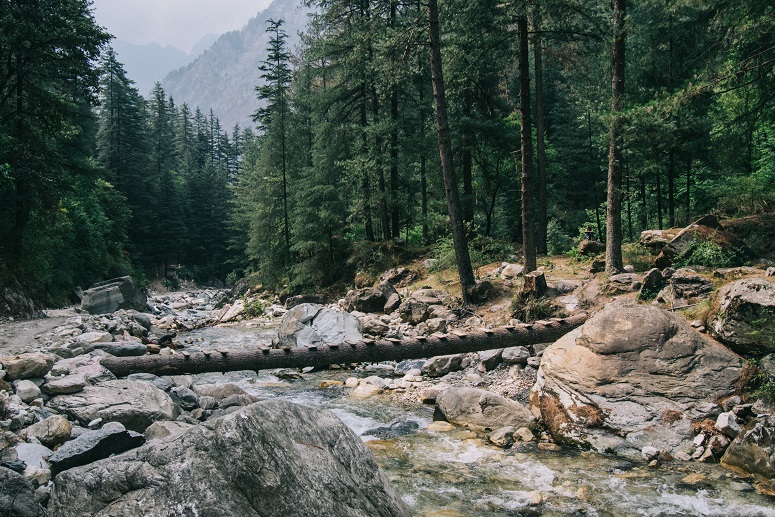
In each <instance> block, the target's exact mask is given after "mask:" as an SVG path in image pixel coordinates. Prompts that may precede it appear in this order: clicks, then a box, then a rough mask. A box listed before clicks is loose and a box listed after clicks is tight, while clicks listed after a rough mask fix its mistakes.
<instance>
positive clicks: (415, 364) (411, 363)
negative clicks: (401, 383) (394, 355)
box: [394, 359, 425, 375]
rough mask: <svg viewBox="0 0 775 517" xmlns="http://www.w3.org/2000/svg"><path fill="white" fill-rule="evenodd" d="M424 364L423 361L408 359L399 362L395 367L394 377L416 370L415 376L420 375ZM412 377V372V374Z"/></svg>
mask: <svg viewBox="0 0 775 517" xmlns="http://www.w3.org/2000/svg"><path fill="white" fill-rule="evenodd" d="M424 364H425V360H424V359H408V360H406V361H401V362H400V363H398V364H397V365H396V368H395V370H394V371H395V374H396V375H406V374H407V373H410V371H411V370H418V371H417V372H416V374H417V375H422V372H421V371H420V370H422V367H423V365H424ZM413 375H414V372H413Z"/></svg>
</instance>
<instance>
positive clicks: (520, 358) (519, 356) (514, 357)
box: [501, 346, 530, 365]
mask: <svg viewBox="0 0 775 517" xmlns="http://www.w3.org/2000/svg"><path fill="white" fill-rule="evenodd" d="M529 358H530V350H528V349H527V348H526V347H524V346H513V347H509V348H504V349H503V353H502V354H501V359H502V360H503V364H521V365H526V364H527V360H528V359H529Z"/></svg>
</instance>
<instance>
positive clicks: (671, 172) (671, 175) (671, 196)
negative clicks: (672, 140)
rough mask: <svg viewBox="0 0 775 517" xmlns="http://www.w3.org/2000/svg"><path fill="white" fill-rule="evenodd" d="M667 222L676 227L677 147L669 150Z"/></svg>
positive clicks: (671, 226)
mask: <svg viewBox="0 0 775 517" xmlns="http://www.w3.org/2000/svg"><path fill="white" fill-rule="evenodd" d="M667 224H668V226H669V227H670V228H674V227H675V148H674V147H672V146H671V147H670V150H669V151H668V152H667Z"/></svg>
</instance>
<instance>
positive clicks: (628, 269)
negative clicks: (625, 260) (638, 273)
mask: <svg viewBox="0 0 775 517" xmlns="http://www.w3.org/2000/svg"><path fill="white" fill-rule="evenodd" d="M624 272H625V273H635V266H633V265H632V264H625V266H624Z"/></svg>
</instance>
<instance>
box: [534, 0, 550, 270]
mask: <svg viewBox="0 0 775 517" xmlns="http://www.w3.org/2000/svg"><path fill="white" fill-rule="evenodd" d="M540 9H541V7H540V5H538V4H536V7H535V11H534V21H533V30H534V31H535V34H534V36H533V66H534V67H535V78H536V88H535V92H536V154H537V165H538V177H537V178H536V179H537V180H538V211H537V218H536V223H537V224H536V252H537V253H538V254H539V255H546V228H547V226H548V224H549V219H548V216H547V210H548V200H547V197H548V196H547V184H546V181H547V179H546V129H545V128H544V91H543V90H544V79H543V73H544V70H543V55H542V54H543V46H542V43H541V10H540Z"/></svg>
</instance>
